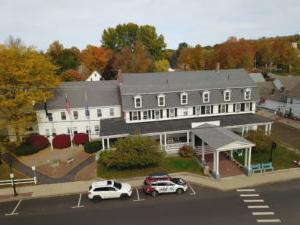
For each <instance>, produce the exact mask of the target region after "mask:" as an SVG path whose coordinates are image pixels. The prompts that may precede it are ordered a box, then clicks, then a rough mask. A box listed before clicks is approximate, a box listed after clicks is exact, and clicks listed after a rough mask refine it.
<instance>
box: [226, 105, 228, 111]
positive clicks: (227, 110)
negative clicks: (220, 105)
mask: <svg viewBox="0 0 300 225" xmlns="http://www.w3.org/2000/svg"><path fill="white" fill-rule="evenodd" d="M226 112H227V113H228V104H226Z"/></svg>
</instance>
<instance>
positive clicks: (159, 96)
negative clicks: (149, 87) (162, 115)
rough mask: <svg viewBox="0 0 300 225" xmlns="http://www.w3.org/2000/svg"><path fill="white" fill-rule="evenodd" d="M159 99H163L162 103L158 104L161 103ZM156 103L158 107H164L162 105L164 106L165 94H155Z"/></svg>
mask: <svg viewBox="0 0 300 225" xmlns="http://www.w3.org/2000/svg"><path fill="white" fill-rule="evenodd" d="M161 99H163V104H160V103H161V102H160V100H161ZM157 105H158V106H159V107H164V106H166V96H165V95H163V94H160V95H158V96H157Z"/></svg>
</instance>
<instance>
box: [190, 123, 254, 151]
mask: <svg viewBox="0 0 300 225" xmlns="http://www.w3.org/2000/svg"><path fill="white" fill-rule="evenodd" d="M192 133H193V134H195V135H196V136H198V137H199V138H201V139H202V140H203V141H204V142H206V143H207V144H208V145H209V146H210V147H212V148H213V149H215V150H218V151H227V150H231V149H239V148H247V147H253V146H255V144H254V143H252V142H250V141H248V140H247V139H245V138H243V137H241V136H239V135H237V134H235V133H233V132H232V131H230V130H228V129H226V128H224V127H218V126H214V125H210V124H207V123H205V124H203V125H201V126H198V127H196V128H194V129H192Z"/></svg>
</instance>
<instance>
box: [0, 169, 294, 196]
mask: <svg viewBox="0 0 300 225" xmlns="http://www.w3.org/2000/svg"><path fill="white" fill-rule="evenodd" d="M171 176H176V177H181V178H183V179H185V180H186V181H188V182H191V183H194V184H198V185H202V186H206V187H209V188H214V189H218V190H220V191H229V190H234V189H238V188H244V187H253V186H258V185H262V184H267V183H275V182H282V181H287V180H292V179H300V168H293V169H286V170H277V171H273V172H266V173H258V174H253V175H252V176H249V177H247V176H245V175H239V176H234V177H227V178H222V179H221V180H215V179H213V178H211V177H204V176H200V175H197V174H192V173H172V174H171ZM99 180H101V179H100V178H99ZM119 180H120V179H119ZM143 180H144V177H135V178H130V179H121V180H120V181H122V182H127V183H130V184H131V185H132V186H133V187H139V186H141V185H142V184H143ZM91 182H92V181H77V182H66V183H58V184H41V185H34V186H23V187H22V186H19V187H17V192H18V194H19V195H18V196H16V197H14V196H13V190H12V188H11V187H9V188H3V189H0V202H5V201H14V200H19V199H28V198H29V199H30V198H43V197H51V196H62V195H69V194H76V193H84V192H87V191H88V187H89V185H90V184H91Z"/></svg>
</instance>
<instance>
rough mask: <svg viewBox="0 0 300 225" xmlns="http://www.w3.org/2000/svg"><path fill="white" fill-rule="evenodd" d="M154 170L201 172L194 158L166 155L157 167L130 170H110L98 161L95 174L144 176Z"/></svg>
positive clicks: (121, 176)
mask: <svg viewBox="0 0 300 225" xmlns="http://www.w3.org/2000/svg"><path fill="white" fill-rule="evenodd" d="M155 172H167V173H172V172H191V173H197V174H203V171H202V168H201V167H200V166H199V164H198V163H197V162H196V161H195V159H190V158H182V157H167V158H165V159H164V160H163V161H162V162H161V164H160V165H159V166H157V167H150V168H144V169H134V170H133V169H132V170H112V169H107V168H106V167H105V166H103V165H101V164H100V163H98V168H97V174H98V177H102V178H126V177H136V176H146V175H148V174H150V173H155Z"/></svg>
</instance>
